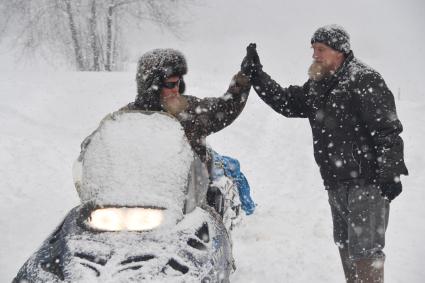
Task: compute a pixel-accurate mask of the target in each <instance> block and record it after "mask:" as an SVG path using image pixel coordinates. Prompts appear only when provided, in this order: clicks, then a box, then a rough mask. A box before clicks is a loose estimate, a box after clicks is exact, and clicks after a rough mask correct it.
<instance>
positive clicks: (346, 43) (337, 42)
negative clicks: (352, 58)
mask: <svg viewBox="0 0 425 283" xmlns="http://www.w3.org/2000/svg"><path fill="white" fill-rule="evenodd" d="M315 42H320V43H323V44H326V45H327V46H329V47H331V48H332V49H334V50H336V51H339V52H341V53H344V54H348V53H350V35H349V34H348V33H347V32H346V31H345V30H344V28H343V27H341V26H338V25H327V26H323V27H321V28H319V29H317V30H316V32H315V33H314V34H313V36H312V37H311V44H313V43H315Z"/></svg>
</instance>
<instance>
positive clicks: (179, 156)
mask: <svg viewBox="0 0 425 283" xmlns="http://www.w3.org/2000/svg"><path fill="white" fill-rule="evenodd" d="M85 144H86V147H85V148H83V152H82V154H81V155H80V160H81V181H80V182H81V184H80V188H79V190H78V192H79V196H80V198H81V201H82V202H83V203H87V202H92V203H94V204H96V205H100V206H104V207H111V206H114V207H160V208H164V210H163V212H164V213H165V214H166V215H167V216H166V217H164V219H166V222H168V221H171V222H174V223H175V221H177V220H178V219H180V218H181V217H182V214H183V210H184V204H185V201H186V191H187V186H188V183H189V180H188V179H189V175H190V168H191V164H192V162H193V160H194V153H193V151H192V149H191V147H190V144H189V142H188V141H187V138H186V136H185V133H184V130H183V129H182V127H181V125H180V123H179V122H178V121H177V120H176V119H174V118H172V117H171V116H169V115H166V114H162V113H155V112H140V111H130V112H122V111H121V112H120V111H119V112H115V113H113V114H112V115H109V116H107V117H106V118H105V119H104V120H103V121H102V122H101V123H100V126H99V128H98V129H97V130H96V131H95V132H94V133H93V134H92V135H91V136H90V137H89V140H88V141H86V142H85ZM130 212H131V211H126V212H125V213H124V214H125V215H126V217H124V218H127V216H128V215H130V214H131V213H132V212H131V213H130ZM103 213H105V215H109V214H107V212H102V214H103ZM128 213H130V214H128ZM149 213H150V212H149ZM149 213H148V212H147V211H145V212H144V214H149ZM115 215H121V214H119V213H118V214H115ZM149 215H150V214H149ZM113 217H115V216H111V219H115V218H113ZM118 218H120V219H121V220H120V221H119V222H120V223H121V224H119V225H124V226H125V227H127V226H126V225H127V224H123V223H127V222H126V221H127V220H125V221H124V220H123V219H124V218H123V217H122V216H119V217H118ZM111 221H115V220H111ZM127 228H128V227H127Z"/></svg>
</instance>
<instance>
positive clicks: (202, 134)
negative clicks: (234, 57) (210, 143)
mask: <svg viewBox="0 0 425 283" xmlns="http://www.w3.org/2000/svg"><path fill="white" fill-rule="evenodd" d="M237 76H240V75H237ZM234 81H235V84H234V85H233V84H231V86H230V87H229V89H228V91H227V92H226V93H225V94H224V95H223V96H221V97H208V98H198V97H194V96H189V95H182V96H183V97H185V98H186V99H187V102H188V106H187V108H186V110H184V111H183V112H181V113H180V114H178V115H177V116H176V118H177V119H178V120H179V122H180V124H181V125H182V126H183V128H184V130H185V133H186V136H187V138H188V139H189V142H190V144H191V146H192V148H193V150H194V151H195V152H196V153H197V154H198V156H199V157H200V158H201V160H203V161H206V160H207V151H206V143H205V138H206V137H207V136H208V135H210V134H212V133H215V132H218V131H220V130H221V129H223V128H225V127H227V126H228V125H230V124H231V123H232V122H233V121H234V120H235V119H236V118H237V117H238V116H239V114H240V113H241V112H242V110H243V108H244V107H245V104H246V101H247V98H248V94H249V90H250V87H251V86H250V84H244V85H239V84H238V82H240V79H238V78H235V79H234ZM121 110H153V111H164V110H162V109H160V110H156V109H149V107H141V106H140V105H139V104H136V103H134V102H132V103H130V104H128V105H127V106H126V107H124V108H122V109H121Z"/></svg>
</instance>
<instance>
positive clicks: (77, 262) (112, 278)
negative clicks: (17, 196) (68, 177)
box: [13, 111, 240, 282]
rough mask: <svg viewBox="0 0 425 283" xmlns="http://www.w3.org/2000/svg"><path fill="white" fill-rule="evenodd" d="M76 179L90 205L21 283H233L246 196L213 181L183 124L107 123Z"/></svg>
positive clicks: (120, 118)
mask: <svg viewBox="0 0 425 283" xmlns="http://www.w3.org/2000/svg"><path fill="white" fill-rule="evenodd" d="M74 176H75V180H74V182H75V185H76V188H77V192H78V195H79V197H80V200H81V204H80V205H78V206H77V207H75V208H73V209H72V210H71V211H70V212H69V213H68V214H67V215H66V217H65V219H64V220H63V221H62V223H61V224H60V225H59V226H58V227H57V228H56V229H55V231H54V232H53V233H52V234H51V235H50V236H49V237H48V238H47V239H46V240H45V241H44V242H43V243H42V246H41V247H40V248H39V250H38V251H36V252H35V253H34V254H33V255H32V256H31V257H30V258H29V259H28V260H27V261H26V262H25V264H24V265H23V266H22V267H21V269H20V270H19V272H18V274H17V276H16V278H15V279H14V281H13V282H229V276H230V274H231V272H233V270H234V263H233V256H232V242H231V236H230V233H231V229H232V227H233V224H232V223H233V221H235V219H237V218H238V214H239V207H240V202H239V201H238V193H237V189H236V188H235V185H234V183H233V182H232V180H231V178H228V177H226V176H222V177H223V178H222V179H220V180H216V181H215V182H210V180H209V173H208V169H207V166H206V165H205V164H203V163H202V162H201V161H200V159H199V157H197V155H196V154H195V153H194V151H193V150H192V149H191V146H190V144H189V142H188V140H187V138H186V136H185V133H184V130H183V128H182V127H181V125H180V123H179V122H178V121H177V120H176V119H174V118H173V117H171V116H169V115H168V114H165V113H158V112H141V111H118V112H115V113H112V114H110V115H108V116H107V117H106V118H104V119H103V120H102V122H101V123H100V125H99V127H98V128H97V129H96V130H95V131H94V132H93V134H91V135H90V136H89V137H88V138H87V139H86V140H85V141H84V142H83V145H82V151H81V154H80V156H79V158H78V162H77V163H76V166H74Z"/></svg>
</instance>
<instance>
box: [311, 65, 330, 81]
mask: <svg viewBox="0 0 425 283" xmlns="http://www.w3.org/2000/svg"><path fill="white" fill-rule="evenodd" d="M332 74H333V71H332V70H331V68H330V67H329V66H325V65H324V64H323V63H318V62H313V63H311V66H310V67H309V68H308V77H309V78H310V79H311V80H313V81H320V80H322V79H324V78H327V77H329V76H331V75H332Z"/></svg>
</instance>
